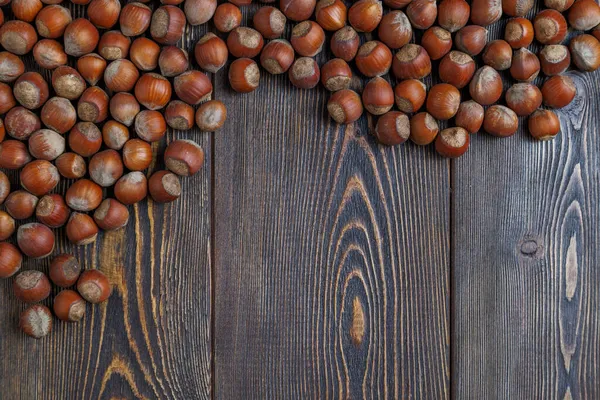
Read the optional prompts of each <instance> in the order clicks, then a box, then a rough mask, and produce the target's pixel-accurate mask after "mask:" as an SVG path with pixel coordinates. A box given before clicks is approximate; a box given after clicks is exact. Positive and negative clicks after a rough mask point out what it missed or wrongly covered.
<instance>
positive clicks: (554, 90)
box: [542, 75, 577, 108]
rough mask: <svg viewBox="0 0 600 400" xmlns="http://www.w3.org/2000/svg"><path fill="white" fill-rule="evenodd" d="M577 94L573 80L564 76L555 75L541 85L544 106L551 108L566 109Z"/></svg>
mask: <svg viewBox="0 0 600 400" xmlns="http://www.w3.org/2000/svg"><path fill="white" fill-rule="evenodd" d="M576 94H577V86H575V82H573V79H571V78H570V77H568V76H566V75H556V76H553V77H552V78H550V79H548V80H547V81H546V82H544V84H543V85H542V98H543V99H544V105H546V106H548V107H552V108H563V107H566V106H567V105H569V104H570V103H571V101H573V99H574V98H575V95H576Z"/></svg>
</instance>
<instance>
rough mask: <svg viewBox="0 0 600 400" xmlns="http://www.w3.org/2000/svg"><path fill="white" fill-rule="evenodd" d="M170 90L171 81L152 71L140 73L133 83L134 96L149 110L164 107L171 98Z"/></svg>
mask: <svg viewBox="0 0 600 400" xmlns="http://www.w3.org/2000/svg"><path fill="white" fill-rule="evenodd" d="M171 92H172V89H171V82H169V80H168V79H166V78H165V77H163V76H162V75H159V74H154V73H146V74H144V75H142V77H141V78H140V79H139V80H138V81H137V83H136V85H135V98H136V99H137V100H138V101H139V102H140V104H141V105H143V106H144V107H146V108H148V109H149V110H160V109H161V108H164V107H165V106H166V105H167V103H168V102H169V100H171ZM143 112H144V111H142V113H143ZM140 114H141V113H139V114H138V115H137V117H139V115H140ZM136 120H137V118H136Z"/></svg>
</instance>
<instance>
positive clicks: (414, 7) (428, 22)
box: [406, 0, 438, 29]
mask: <svg viewBox="0 0 600 400" xmlns="http://www.w3.org/2000/svg"><path fill="white" fill-rule="evenodd" d="M437 14H438V12H437V5H436V3H435V1H434V0H413V1H411V2H410V4H409V5H408V7H406V15H407V16H408V19H409V20H410V23H411V24H412V26H413V27H414V28H417V29H428V28H430V27H431V26H432V25H433V23H434V22H435V19H436V18H437Z"/></svg>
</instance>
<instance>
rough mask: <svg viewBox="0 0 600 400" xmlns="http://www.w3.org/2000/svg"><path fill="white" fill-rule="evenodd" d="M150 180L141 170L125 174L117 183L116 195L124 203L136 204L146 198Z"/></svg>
mask: <svg viewBox="0 0 600 400" xmlns="http://www.w3.org/2000/svg"><path fill="white" fill-rule="evenodd" d="M147 194H148V181H147V179H146V176H145V175H144V174H143V173H142V172H140V171H133V172H130V173H128V174H125V175H123V177H122V178H121V179H119V180H118V181H117V184H116V185H115V197H116V198H117V200H119V201H120V202H121V203H123V204H127V205H129V204H135V203H137V202H139V201H142V200H143V199H145V198H146V195H147Z"/></svg>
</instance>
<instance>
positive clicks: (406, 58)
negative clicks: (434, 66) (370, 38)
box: [392, 0, 431, 79]
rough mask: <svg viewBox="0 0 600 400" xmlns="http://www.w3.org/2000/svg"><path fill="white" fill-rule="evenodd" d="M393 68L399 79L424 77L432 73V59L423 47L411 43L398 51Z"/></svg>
mask: <svg viewBox="0 0 600 400" xmlns="http://www.w3.org/2000/svg"><path fill="white" fill-rule="evenodd" d="M415 1H418V0H415ZM411 4H413V3H411ZM392 68H393V70H394V75H395V76H396V78H398V79H422V78H424V77H426V76H427V75H429V74H430V73H431V59H430V58H429V54H427V51H425V49H424V48H423V47H421V46H419V45H417V44H412V43H409V44H407V45H404V47H402V48H401V49H400V50H399V51H398V52H397V53H396V55H395V56H394V60H393V62H392Z"/></svg>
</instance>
